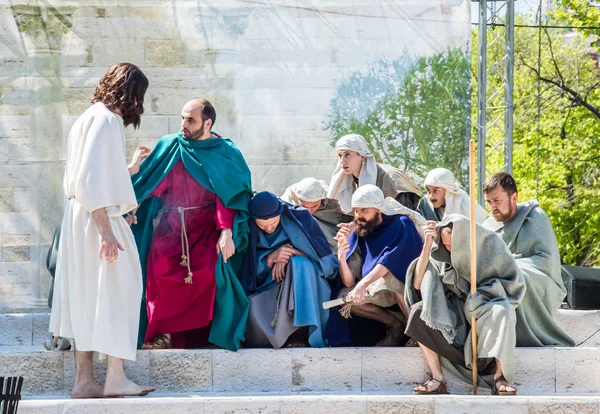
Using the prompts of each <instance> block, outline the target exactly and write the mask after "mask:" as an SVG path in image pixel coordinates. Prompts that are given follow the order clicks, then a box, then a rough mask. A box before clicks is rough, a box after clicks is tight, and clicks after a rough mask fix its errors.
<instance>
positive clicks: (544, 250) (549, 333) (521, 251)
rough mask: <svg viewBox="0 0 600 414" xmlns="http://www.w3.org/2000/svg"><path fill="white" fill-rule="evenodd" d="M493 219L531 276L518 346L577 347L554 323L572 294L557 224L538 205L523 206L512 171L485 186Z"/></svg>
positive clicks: (488, 224) (520, 318)
mask: <svg viewBox="0 0 600 414" xmlns="http://www.w3.org/2000/svg"><path fill="white" fill-rule="evenodd" d="M483 192H484V194H485V198H486V202H487V203H488V205H489V207H490V211H491V213H492V217H490V218H489V219H488V220H486V221H485V222H484V223H483V226H484V227H485V228H487V229H489V230H491V231H494V232H496V233H497V234H499V235H500V236H501V237H502V239H503V240H504V242H505V243H506V245H507V246H508V248H509V250H510V252H511V253H512V255H513V257H514V258H515V261H516V262H517V265H518V266H519V268H520V269H521V271H522V273H523V276H524V277H525V285H526V286H527V293H526V294H525V298H524V299H523V302H522V303H521V306H519V308H517V346H547V345H554V346H556V345H559V346H561V345H563V346H574V344H575V343H574V342H573V340H572V339H571V338H570V337H569V335H567V334H566V333H565V332H564V331H563V330H562V328H561V327H560V326H559V325H558V324H557V323H556V321H555V320H554V315H555V314H556V311H557V310H558V308H559V307H560V305H561V303H562V302H563V299H564V298H565V295H566V293H567V292H566V289H565V286H564V284H563V281H562V277H561V274H560V253H559V250H558V243H557V241H556V236H555V235H554V230H553V229H552V224H551V223H550V220H549V218H548V216H547V215H546V213H545V212H544V210H542V208H541V207H540V205H539V204H538V202H537V201H528V202H525V203H519V204H517V199H518V193H517V184H516V182H515V180H514V178H513V177H512V176H510V175H509V174H507V173H498V174H494V175H492V176H491V177H489V178H488V179H487V180H486V181H485V182H484V184H483Z"/></svg>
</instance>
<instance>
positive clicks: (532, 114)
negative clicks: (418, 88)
mask: <svg viewBox="0 0 600 414" xmlns="http://www.w3.org/2000/svg"><path fill="white" fill-rule="evenodd" d="M519 23H525V22H524V21H522V20H521V21H520V22H519ZM566 34H567V33H566V31H565V30H549V29H546V30H544V29H543V30H542V31H541V32H538V30H534V29H531V28H519V27H518V28H516V29H515V71H514V102H515V111H514V129H513V137H514V152H513V160H514V161H513V162H514V163H513V169H514V175H515V178H516V179H517V184H518V185H519V187H520V189H519V194H520V198H521V200H527V199H531V198H537V199H538V200H539V201H540V204H541V205H542V207H543V208H544V209H545V210H546V212H547V213H548V215H549V216H550V219H551V221H552V224H553V226H554V230H555V232H556V235H557V238H558V241H559V245H560V251H561V256H562V260H563V262H564V263H567V264H574V265H586V266H591V265H600V234H599V231H600V182H599V180H598V178H599V177H600V169H599V168H598V166H599V165H600V111H599V109H598V105H600V89H599V87H600V76H599V71H598V68H597V61H596V60H595V59H594V55H593V54H592V53H591V50H590V49H589V41H586V38H585V37H584V36H572V35H569V36H566ZM539 35H541V43H542V45H541V46H542V47H541V61H540V65H539V69H538V41H539V40H540V39H539V38H538V36H539ZM475 41H476V39H475ZM474 44H476V43H474ZM500 46H501V45H498V46H497V47H494V48H492V50H491V52H492V53H493V54H495V56H496V58H495V59H497V58H498V57H499V56H500V54H501V53H503V52H502V51H501V50H500V48H499V47H500ZM472 64H473V71H474V72H473V73H476V67H477V66H476V65H477V62H476V59H473V60H472ZM538 81H539V82H540V83H539V85H540V93H539V104H540V106H541V116H540V118H539V135H538V109H537V108H538ZM475 82H476V80H475ZM488 82H491V83H492V84H495V85H499V82H501V80H500V79H498V78H497V77H496V78H495V77H491V78H488ZM474 89H475V88H474ZM490 134H491V137H492V139H496V140H497V139H499V138H501V137H500V132H499V131H496V130H492V131H490ZM491 162H492V168H491V169H492V170H498V169H499V168H500V160H498V159H492V160H491Z"/></svg>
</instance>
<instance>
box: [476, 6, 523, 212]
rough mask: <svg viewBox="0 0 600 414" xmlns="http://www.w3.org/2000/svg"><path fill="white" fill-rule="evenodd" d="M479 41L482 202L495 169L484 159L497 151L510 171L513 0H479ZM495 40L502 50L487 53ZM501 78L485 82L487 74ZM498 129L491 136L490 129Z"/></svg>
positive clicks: (480, 180) (513, 34) (502, 169)
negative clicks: (492, 81)
mask: <svg viewBox="0 0 600 414" xmlns="http://www.w3.org/2000/svg"><path fill="white" fill-rule="evenodd" d="M478 3H479V33H478V35H479V42H478V43H479V44H478V68H477V69H478V70H477V79H478V83H477V120H476V125H477V149H478V162H479V164H478V165H479V168H478V174H477V182H478V183H479V184H480V185H478V200H479V203H480V204H484V197H483V187H482V185H481V183H483V181H484V180H485V178H486V177H487V176H488V175H490V174H493V173H496V172H498V171H497V170H496V171H493V170H490V168H489V166H488V165H487V163H486V160H487V159H488V158H489V157H491V156H493V155H495V154H499V155H501V156H502V157H503V159H504V164H503V165H502V167H501V168H500V171H506V172H508V173H512V164H513V159H512V152H513V108H514V105H513V63H514V45H515V41H514V39H515V38H514V36H515V6H514V0H479V1H478ZM497 44H503V45H504V53H503V54H500V55H499V56H498V55H496V56H494V55H493V54H491V53H488V52H489V51H490V50H492V48H493V47H494V46H495V45H497ZM492 76H493V77H495V78H496V79H498V78H499V79H501V82H494V84H491V83H490V82H488V77H492ZM493 129H497V130H499V131H500V137H501V138H500V139H494V138H492V137H490V135H489V134H488V132H489V131H491V130H493Z"/></svg>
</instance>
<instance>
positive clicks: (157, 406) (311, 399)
mask: <svg viewBox="0 0 600 414" xmlns="http://www.w3.org/2000/svg"><path fill="white" fill-rule="evenodd" d="M599 403H600V397H591V396H585V397H520V396H517V397H509V398H507V397H490V396H477V397H475V396H452V395H449V396H436V397H426V396H391V395H366V394H346V395H344V394H341V395H340V394H336V395H331V394H325V395H323V394H320V395H269V396H256V395H255V396H216V395H213V396H180V397H172V396H164V397H161V396H154V397H147V398H127V399H102V400H78V401H72V400H25V401H22V402H21V404H20V405H19V413H20V414H34V413H35V414H50V413H52V414H55V413H59V412H60V413H72V414H75V413H85V414H99V413H112V412H120V413H143V414H151V413H152V414H154V413H157V414H158V413H160V414H168V413H182V412H186V413H224V412H227V413H230V414H233V413H262V414H265V413H274V414H275V413H277V414H291V413H351V414H401V413H407V414H408V413H428V414H434V413H476V412H485V413H486V414H493V413H499V414H504V413H506V412H509V413H523V414H526V413H531V414H534V413H535V414H537V413H548V412H552V413H558V412H561V413H574V412H577V413H582V414H598V413H599V412H598V405H599Z"/></svg>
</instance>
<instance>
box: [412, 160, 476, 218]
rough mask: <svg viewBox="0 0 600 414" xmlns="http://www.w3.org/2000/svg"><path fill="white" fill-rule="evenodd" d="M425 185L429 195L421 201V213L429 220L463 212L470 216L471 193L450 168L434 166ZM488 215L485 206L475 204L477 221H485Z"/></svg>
mask: <svg viewBox="0 0 600 414" xmlns="http://www.w3.org/2000/svg"><path fill="white" fill-rule="evenodd" d="M423 185H424V186H425V189H426V190H427V195H426V196H425V197H423V198H422V199H421V202H420V203H419V213H421V214H422V215H423V217H425V218H426V219H427V220H433V221H441V220H443V219H444V216H446V215H448V214H462V215H463V216H465V217H470V215H469V214H470V211H471V205H470V203H471V201H470V198H469V194H467V193H466V191H465V190H463V189H462V188H461V186H460V183H459V182H458V181H457V180H456V178H455V177H454V174H452V172H451V171H450V170H447V169H446V168H434V169H433V170H431V171H429V173H428V174H427V177H425V181H424V182H423ZM486 217H487V211H485V208H483V207H482V206H480V205H479V204H475V218H476V221H477V223H479V224H481V223H483V221H484V220H485V218H486Z"/></svg>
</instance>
